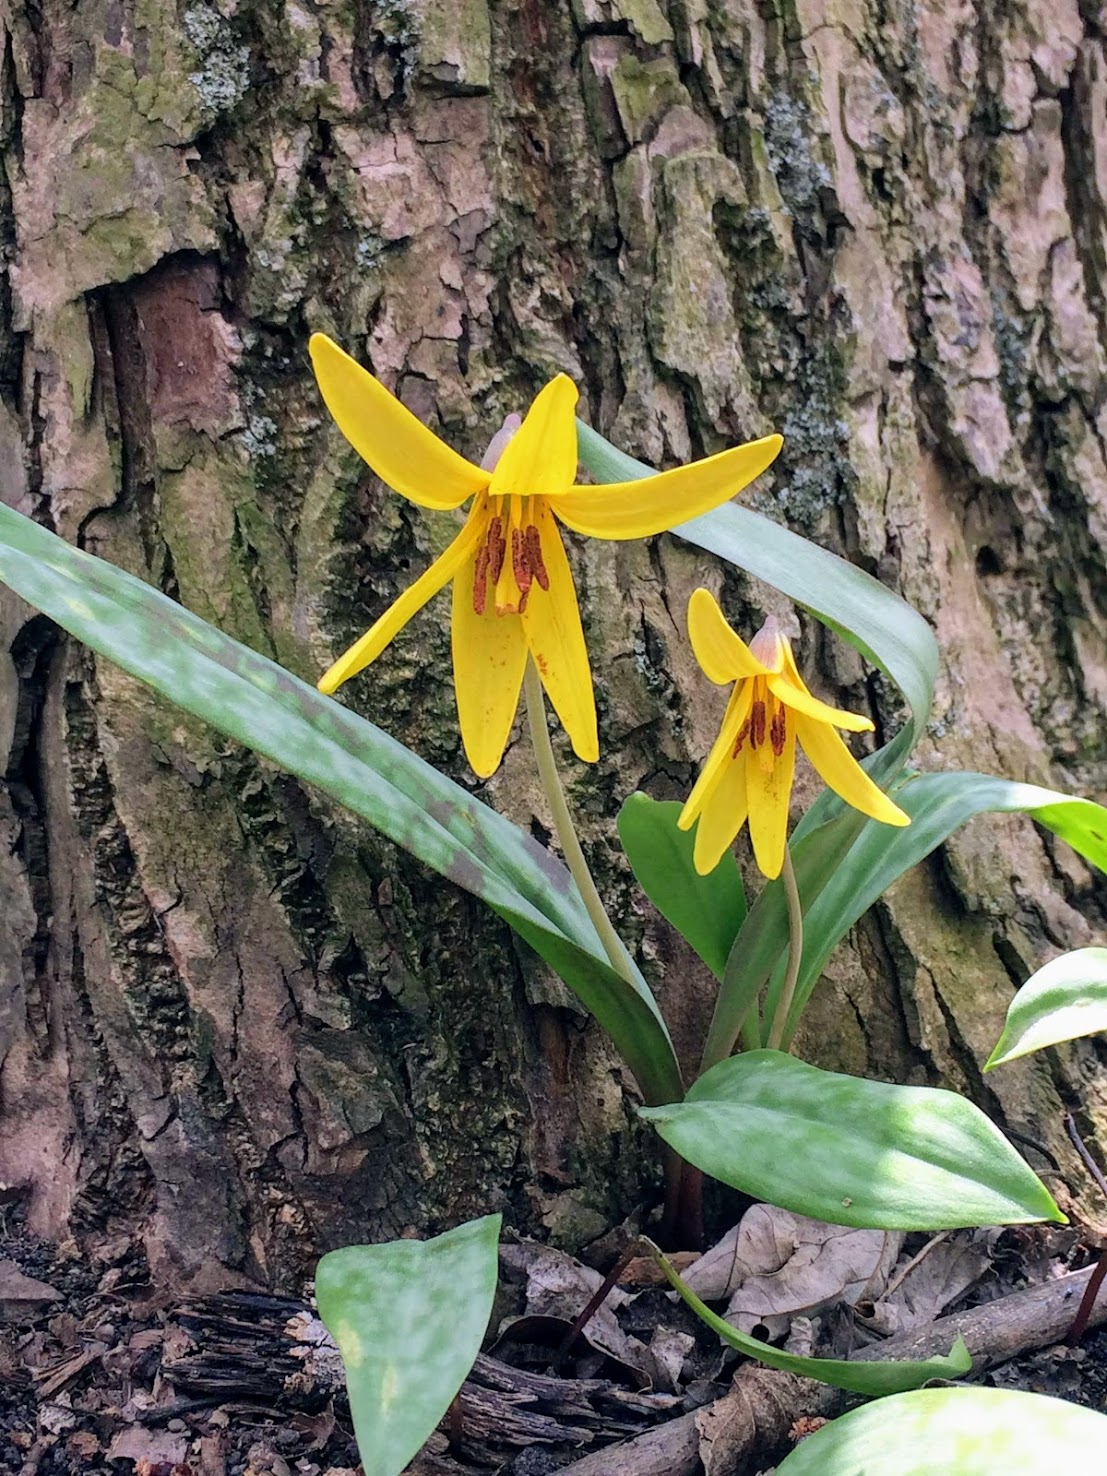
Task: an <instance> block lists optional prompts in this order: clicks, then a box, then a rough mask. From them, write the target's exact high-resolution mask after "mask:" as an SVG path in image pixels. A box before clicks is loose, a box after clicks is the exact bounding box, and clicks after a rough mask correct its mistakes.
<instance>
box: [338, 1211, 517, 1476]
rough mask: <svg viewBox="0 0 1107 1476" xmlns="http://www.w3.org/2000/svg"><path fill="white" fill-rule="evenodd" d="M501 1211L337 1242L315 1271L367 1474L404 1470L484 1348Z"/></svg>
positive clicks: (396, 1475)
mask: <svg viewBox="0 0 1107 1476" xmlns="http://www.w3.org/2000/svg"><path fill="white" fill-rule="evenodd" d="M499 1236H500V1216H499V1215H486V1216H485V1217H484V1219H481V1220H470V1221H469V1223H468V1224H466V1225H459V1226H458V1228H457V1229H456V1230H448V1231H447V1232H446V1234H445V1235H439V1236H437V1237H436V1238H435V1239H434V1240H393V1241H390V1242H389V1243H388V1244H387V1245H350V1246H347V1247H346V1248H345V1249H344V1250H337V1251H331V1252H330V1253H329V1254H328V1255H325V1256H324V1257H323V1259H322V1260H321V1261H320V1262H319V1265H318V1268H317V1269H316V1272H315V1295H316V1300H317V1301H318V1303H319V1316H320V1317H321V1318H322V1319H323V1322H324V1323H325V1325H326V1328H327V1331H328V1332H329V1333H330V1335H331V1337H332V1338H334V1340H335V1342H336V1343H337V1345H338V1351H339V1352H340V1353H341V1354H342V1362H343V1364H344V1366H345V1369H346V1387H347V1390H348V1392H349V1396H350V1410H351V1413H352V1414H353V1417H354V1433H355V1435H356V1436H357V1443H358V1449H359V1450H360V1452H361V1463H362V1466H363V1467H364V1469H365V1476H399V1473H400V1472H401V1471H402V1470H403V1469H404V1467H405V1466H406V1465H407V1464H408V1462H409V1461H410V1460H411V1459H412V1457H413V1456H414V1455H415V1454H416V1453H417V1452H418V1451H419V1449H420V1448H421V1447H422V1446H423V1445H424V1444H425V1443H426V1440H427V1437H428V1436H429V1435H430V1434H431V1433H432V1432H433V1431H434V1429H435V1427H436V1426H437V1424H438V1422H439V1420H441V1418H442V1416H443V1415H444V1414H445V1413H446V1411H447V1410H448V1409H449V1407H450V1404H451V1402H452V1400H453V1398H454V1395H455V1394H456V1393H457V1391H458V1390H459V1389H460V1388H461V1385H462V1383H463V1382H464V1380H465V1375H466V1374H467V1373H468V1372H469V1370H470V1369H471V1368H472V1366H473V1360H474V1359H475V1358H476V1356H477V1354H478V1353H479V1352H480V1345H481V1339H482V1338H483V1337H484V1334H485V1330H486V1329H487V1327H488V1319H489V1317H490V1316H491V1315H492V1299H493V1297H494V1296H495V1294H496V1275H497V1264H498V1263H497V1257H498V1244H499Z"/></svg>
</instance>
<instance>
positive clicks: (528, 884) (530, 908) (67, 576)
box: [0, 504, 681, 1102]
mask: <svg viewBox="0 0 1107 1476" xmlns="http://www.w3.org/2000/svg"><path fill="white" fill-rule="evenodd" d="M0 581H3V582H4V583H5V584H8V585H10V587H11V588H12V589H14V590H15V591H16V592H17V593H18V594H19V595H21V596H22V597H23V598H24V599H25V600H27V601H28V602H29V603H30V604H32V605H34V606H36V607H37V608H38V609H39V610H42V611H44V612H45V613H46V614H47V615H49V616H50V617H51V618H52V619H53V620H56V621H57V623H58V624H59V625H60V626H62V627H63V628H64V629H65V630H68V631H69V632H70V633H71V634H72V635H75V636H76V637H77V638H78V639H79V640H82V641H84V642H85V644H86V645H88V646H91V647H92V649H93V650H94V651H98V652H99V653H100V654H101V655H103V656H106V657H108V658H109V659H110V660H112V661H114V662H115V663H116V664H117V665H118V666H121V667H122V668H123V670H124V671H127V672H130V674H131V675H132V676H135V677H137V678H138V679H139V680H140V681H143V682H146V683H147V684H148V685H149V686H151V687H153V688H154V690H155V691H157V692H160V693H161V694H162V695H163V696H164V697H167V698H168V699H169V700H170V701H171V702H173V703H175V704H176V705H177V706H178V707H182V708H184V709H185V710H186V711H188V712H191V713H194V714H195V715H196V716H197V717H200V718H203V719H204V720H205V721H206V722H208V723H210V724H211V725H212V726H213V727H214V728H217V729H218V730H219V731H220V732H222V733H225V734H227V735H228V736H229V737H231V738H235V739H237V740H238V741H239V742H240V743H244V744H246V745H247V746H248V747H249V748H252V749H254V750H255V751H256V752H258V753H260V754H263V755H265V757H267V758H269V759H272V760H273V761H274V762H275V763H278V764H280V765H281V767H282V768H285V769H287V770H289V771H290V772H291V773H293V774H296V775H297V776H298V777H299V778H301V779H304V780H306V781H307V782H308V783H310V784H314V785H316V786H317V787H318V788H319V789H322V790H324V791H325V792H326V793H327V794H330V795H331V796H333V798H335V799H336V800H338V801H339V802H340V803H341V804H343V805H345V806H346V807H347V808H348V809H350V810H352V811H353V812H354V813H355V814H357V815H360V816H362V818H363V819H365V820H368V821H369V822H370V823H371V824H372V825H375V826H376V827H377V829H379V830H381V831H382V832H383V833H384V834H385V835H387V836H389V837H390V838H391V839H392V840H394V841H396V842H397V844H399V845H401V846H403V847H405V848H406V849H407V850H409V851H410V852H411V853H412V854H413V855H414V856H418V857H419V859H420V860H421V861H424V862H426V864H427V865H428V866H431V867H433V868H434V869H435V870H436V871H438V872H440V873H441V874H442V875H443V876H445V877H448V878H449V879H450V880H451V881H452V882H455V883H456V884H457V885H458V886H462V887H465V888H466V889H467V890H468V891H470V892H473V893H475V894H476V895H477V896H478V897H482V898H483V899H484V901H485V902H487V903H488V904H489V906H491V907H493V908H495V909H496V911H497V912H498V913H499V914H500V915H501V916H502V917H504V918H506V920H507V921H508V922H509V923H510V924H511V926H512V927H513V928H515V930H516V931H517V932H518V933H519V934H520V936H521V937H523V938H525V939H526V941H527V942H528V943H529V944H530V945H531V947H532V948H534V949H535V950H536V952H538V953H539V954H541V956H542V957H543V958H545V959H546V961H547V962H548V963H549V964H550V965H551V966H552V967H553V968H554V969H555V970H556V971H557V973H559V974H560V975H561V977H562V978H563V979H564V980H565V982H566V983H567V984H568V985H569V987H570V988H571V989H573V990H574V991H575V992H576V993H577V994H578V995H579V997H580V998H581V1000H582V1001H583V1002H584V1004H585V1005H586V1006H587V1007H588V1009H590V1010H591V1011H592V1013H593V1014H594V1015H595V1016H596V1018H597V1019H598V1020H599V1022H600V1024H601V1025H602V1026H603V1028H604V1029H605V1030H606V1031H607V1032H608V1034H609V1035H610V1036H611V1038H612V1040H613V1041H614V1042H615V1044H616V1046H617V1047H618V1048H619V1050H620V1051H621V1052H622V1053H623V1055H624V1057H625V1058H626V1060H627V1062H628V1064H629V1065H630V1067H631V1069H632V1071H633V1072H634V1074H635V1076H636V1077H637V1078H638V1082H639V1084H640V1086H641V1088H642V1092H643V1095H644V1096H645V1097H646V1098H647V1100H649V1101H655V1102H656V1101H664V1100H666V1099H667V1098H668V1097H671V1096H674V1095H679V1093H680V1089H681V1083H680V1072H679V1068H678V1066H677V1063H676V1057H675V1055H674V1052H673V1047H672V1043H671V1041H670V1039H669V1033H668V1031H667V1029H666V1027H665V1023H664V1021H663V1020H662V1018H661V1013H660V1011H659V1010H658V1008H657V1004H656V1002H655V1001H654V998H653V995H652V994H651V993H650V990H649V988H648V986H647V985H646V983H645V981H644V980H643V979H642V978H641V976H640V975H638V976H636V979H635V982H634V983H633V984H631V983H628V982H627V981H626V980H624V979H623V978H622V977H621V976H620V975H619V974H617V973H615V971H614V970H613V969H612V968H611V966H610V964H609V963H608V962H607V956H606V954H605V953H604V950H603V946H602V944H601V943H600V940H599V938H598V937H597V936H596V932H595V929H594V928H593V926H592V923H591V921H590V920H589V918H588V915H587V913H586V912H585V909H584V905H583V903H582V902H581V900H580V895H579V893H578V892H577V889H576V886H575V884H574V883H573V881H572V878H571V877H570V876H569V873H568V871H567V870H566V869H565V867H564V866H562V865H561V864H560V862H558V861H557V860H556V858H555V857H553V856H552V855H551V854H550V853H549V852H548V851H546V850H545V849H543V847H541V846H539V845H538V844H537V842H535V841H534V840H533V839H532V838H531V837H530V836H528V835H526V834H524V833H523V832H522V831H521V830H520V829H519V828H518V827H517V826H515V825H512V824H511V823H510V821H508V820H505V819H504V818H503V817H502V816H500V815H497V814H496V813H495V811H494V810H491V809H489V808H488V806H487V805H483V804H481V803H480V802H479V801H478V800H476V799H474V798H473V796H472V795H470V794H468V793H466V791H465V790H464V789H462V788H461V786H460V785H457V784H454V783H452V782H451V781H450V780H449V779H447V778H446V777H445V776H444V775H442V774H440V773H438V771H437V770H436V769H433V768H432V767H431V766H430V765H429V764H426V763H424V762H423V761H422V760H421V759H420V758H418V757H416V755H415V754H413V753H412V752H411V751H410V749H407V748H405V747H404V746H403V744H401V743H397V742H395V741H394V740H393V739H391V738H389V737H388V735H387V734H386V733H383V732H381V730H380V729H379V728H376V727H374V726H373V724H372V723H367V722H365V721H364V720H363V719H362V718H359V717H358V716H357V715H356V714H354V713H352V712H350V711H349V710H348V709H347V708H345V707H343V706H342V705H341V703H339V702H336V701H334V699H333V698H330V697H323V696H321V695H320V694H319V693H318V692H317V691H316V690H315V689H314V688H313V687H310V686H308V685H307V683H306V682H302V681H300V680H299V678H298V677H294V676H293V675H292V674H291V673H290V672H287V671H285V670H284V669H283V668H282V667H280V666H277V665H276V664H275V663H274V662H272V661H269V660H267V659H266V658H265V657H264V656H259V655H258V654H257V652H255V651H251V650H250V649H249V648H248V647H246V646H243V645H240V644H239V643H238V642H237V641H234V640H231V638H230V637H229V636H226V635H223V634H222V633H221V632H220V631H218V630H216V629H215V627H214V626H211V625H208V624H207V623H206V622H205V621H203V620H201V619H199V618H198V617H197V616H195V615H193V614H191V613H190V612H189V611H187V610H185V609H184V608H182V606H180V605H178V604H176V603H175V602H174V601H173V600H170V599H168V598H167V597H166V596H165V595H163V594H161V593H160V592H159V591H158V590H156V589H153V588H151V586H150V585H148V584H144V583H143V582H142V581H141V580H139V579H135V578H134V577H133V576H132V575H130V574H127V573H126V572H124V571H123V570H122V569H117V568H116V567H115V566H114V565H112V564H108V563H106V562H105V561H104V560H103V559H97V558H93V557H92V556H91V555H90V554H86V553H83V552H82V551H81V550H79V549H75V548H72V547H70V546H69V545H68V544H67V543H65V542H64V541H63V540H62V539H60V538H57V537H55V536H54V534H52V533H49V532H47V530H46V529H45V528H41V527H39V525H38V524H37V523H34V522H32V521H31V520H30V519H29V518H25V517H22V516H21V515H20V514H19V513H17V512H15V511H13V510H12V509H11V508H9V507H5V506H3V505H2V504H0Z"/></svg>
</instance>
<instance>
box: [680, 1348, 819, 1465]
mask: <svg viewBox="0 0 1107 1476" xmlns="http://www.w3.org/2000/svg"><path fill="white" fill-rule="evenodd" d="M803 1383H804V1381H803V1380H801V1379H797V1378H796V1377H795V1376H794V1375H793V1374H784V1373H778V1372H776V1371H770V1370H768V1369H764V1368H759V1367H757V1366H756V1365H755V1364H749V1363H747V1364H744V1365H743V1366H742V1367H741V1368H740V1369H739V1370H738V1372H737V1374H736V1375H735V1378H734V1384H733V1387H732V1388H731V1390H730V1393H729V1394H725V1395H724V1396H723V1397H722V1399H716V1400H715V1401H714V1403H712V1404H708V1405H706V1406H705V1407H704V1408H703V1409H699V1410H697V1411H696V1415H695V1423H696V1434H697V1437H698V1439H699V1457H700V1460H701V1462H702V1463H703V1469H704V1476H735V1473H736V1472H738V1471H745V1470H747V1469H748V1463H749V1458H750V1456H751V1455H752V1454H753V1453H754V1452H755V1451H764V1450H771V1449H772V1447H773V1446H775V1445H779V1444H780V1442H781V1441H782V1439H783V1438H784V1436H785V1434H786V1432H787V1429H788V1426H789V1425H790V1424H791V1423H792V1420H793V1415H792V1413H791V1412H790V1411H791V1410H794V1408H795V1403H796V1399H797V1397H798V1396H797V1394H796V1392H795V1391H796V1390H797V1388H800V1387H802V1385H803ZM808 1387H810V1386H808ZM755 1469H760V1466H758V1467H756V1468H755Z"/></svg>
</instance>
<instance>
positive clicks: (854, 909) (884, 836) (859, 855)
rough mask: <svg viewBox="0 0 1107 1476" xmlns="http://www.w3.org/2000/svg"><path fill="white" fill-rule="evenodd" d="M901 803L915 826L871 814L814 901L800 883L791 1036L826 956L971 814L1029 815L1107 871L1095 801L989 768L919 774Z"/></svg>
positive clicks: (1101, 817) (1102, 818)
mask: <svg viewBox="0 0 1107 1476" xmlns="http://www.w3.org/2000/svg"><path fill="white" fill-rule="evenodd" d="M896 803H897V804H899V805H900V806H901V807H902V808H903V809H904V810H906V812H907V813H908V814H909V815H910V816H911V824H910V825H907V826H904V827H903V828H902V829H897V828H896V827H894V826H891V825H880V824H879V823H878V822H877V821H875V820H866V821H865V822H864V824H863V825H862V826H861V828H860V831H859V833H858V836H857V839H856V840H855V841H854V842H853V845H852V846H851V847H850V848H849V850H848V852H847V853H846V855H845V858H844V859H843V860H837V859H835V860H834V861H833V862H832V863H825V862H824V865H825V867H826V869H825V871H824V873H823V874H820V875H817V876H816V877H815V878H814V880H815V882H816V884H817V886H818V894H817V896H815V898H814V900H813V901H812V902H810V904H808V902H807V894H806V893H805V892H804V890H803V887H802V885H801V890H800V896H801V897H802V898H803V899H804V903H805V907H804V936H803V963H802V966H801V968H800V975H799V981H798V983H797V987H796V996H795V1002H794V1004H793V1007H792V1011H791V1016H790V1024H789V1032H788V1035H786V1037H785V1040H786V1041H787V1040H788V1039H790V1037H791V1032H792V1031H793V1030H794V1029H795V1026H796V1023H797V1022H798V1020H799V1016H800V1012H801V1011H802V1009H803V1006H804V1004H805V1003H806V1002H807V1000H808V999H809V998H810V995H811V991H812V989H814V987H815V985H816V984H817V983H818V981H819V978H820V976H821V974H822V971H823V968H824V966H825V964H826V961H827V959H828V958H829V957H830V955H831V953H832V952H833V950H834V948H835V947H836V946H837V944H838V943H839V941H840V940H841V939H842V938H843V937H844V936H845V934H846V933H847V932H848V931H849V929H850V928H851V927H852V926H853V925H854V923H855V922H856V921H857V920H858V918H859V917H861V915H862V914H863V913H864V912H866V911H867V910H868V909H869V908H870V907H871V906H872V904H873V903H874V902H875V901H876V900H877V898H878V897H880V896H882V895H883V893H884V892H886V891H887V890H888V888H889V887H890V886H891V885H892V883H893V882H894V881H896V880H897V879H898V878H899V877H901V876H902V875H903V873H904V872H905V871H907V870H909V869H910V868H911V867H912V866H914V865H915V864H916V863H917V862H919V861H921V860H922V859H923V857H924V856H929V855H930V853H931V851H933V850H934V849H935V847H937V846H939V845H941V843H942V842H943V841H944V840H946V839H947V837H948V836H950V835H951V834H952V833H953V832H954V831H955V830H956V829H957V828H958V827H959V826H961V825H964V824H965V822H966V821H967V820H971V819H972V818H973V816H975V815H979V814H981V813H983V812H987V811H990V812H991V813H993V814H1011V813H1020V812H1021V813H1022V814H1026V815H1029V816H1030V817H1031V818H1032V819H1034V820H1037V821H1038V823H1039V824H1041V825H1044V826H1046V828H1047V829H1049V830H1052V831H1053V833H1054V834H1055V835H1059V836H1060V837H1061V839H1062V840H1064V841H1067V842H1068V844H1069V845H1070V846H1072V848H1073V850H1075V851H1078V852H1079V853H1080V855H1081V856H1083V857H1084V858H1085V859H1086V860H1088V861H1090V862H1091V863H1092V864H1093V865H1094V866H1097V867H1098V868H1099V869H1100V871H1107V810H1105V809H1104V808H1103V806H1102V805H1097V804H1095V803H1094V802H1093V801H1092V800H1085V799H1077V798H1074V797H1073V796H1071V795H1066V794H1059V793H1057V792H1056V791H1055V790H1052V789H1040V788H1039V787H1038V786H1037V785H1034V784H1017V783H1015V782H1013V781H1012V780H1009V779H996V778H994V777H993V776H992V775H990V774H958V773H953V774H919V775H918V776H916V777H915V778H912V779H910V780H908V781H907V783H905V784H904V785H903V787H902V788H900V789H898V790H897V791H896ZM812 840H813V842H814V837H812ZM741 941H742V940H741V934H739V937H738V938H737V939H736V941H735V948H736V949H740V948H741ZM782 973H783V968H782V966H781V968H780V969H778V972H777V975H776V977H775V978H774V981H773V987H772V989H770V991H769V995H768V998H767V1000H766V1007H765V1008H766V1018H771V1014H772V1009H773V1007H774V1004H775V1000H776V996H777V992H778V990H779V987H780V979H781V975H782Z"/></svg>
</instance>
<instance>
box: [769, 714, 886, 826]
mask: <svg viewBox="0 0 1107 1476" xmlns="http://www.w3.org/2000/svg"><path fill="white" fill-rule="evenodd" d="M796 736H797V737H798V738H799V741H800V747H801V748H802V749H803V751H804V753H805V754H806V755H807V757H808V758H809V759H810V760H811V763H812V764H813V766H814V768H815V770H816V771H817V773H818V774H819V776H820V778H821V779H822V780H823V782H824V783H826V784H828V785H829V786H830V788H831V789H833V791H834V792H835V794H838V795H841V797H842V799H844V800H845V802H846V804H847V805H852V806H853V808H854V809H855V810H860V811H861V813H862V814H863V815H870V816H871V817H872V818H873V819H874V820H882V821H883V822H884V824H885V825H910V823H911V817H910V815H905V814H904V813H903V811H902V810H901V809H900V808H899V806H898V805H894V804H893V803H892V801H891V800H890V799H889V798H888V796H887V795H886V794H885V793H884V791H883V790H882V789H878V788H877V786H876V785H875V784H874V783H873V781H872V780H871V779H870V778H869V776H868V774H866V773H865V771H864V769H863V768H862V767H861V765H860V764H859V763H858V762H857V760H856V759H855V758H854V756H853V755H852V754H851V753H850V751H849V749H848V748H847V747H846V745H845V744H844V743H843V742H842V740H841V738H839V737H838V734H837V733H836V732H835V731H834V729H833V728H830V727H828V726H827V725H826V724H825V723H822V722H813V721H812V719H811V718H809V717H805V716H804V715H803V714H802V713H797V714H796Z"/></svg>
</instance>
